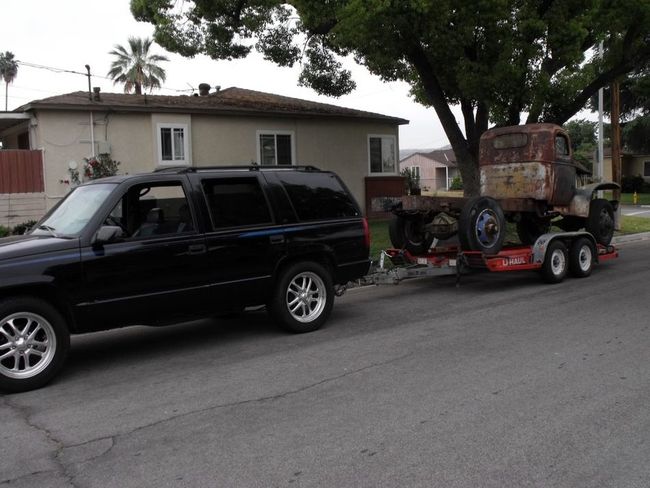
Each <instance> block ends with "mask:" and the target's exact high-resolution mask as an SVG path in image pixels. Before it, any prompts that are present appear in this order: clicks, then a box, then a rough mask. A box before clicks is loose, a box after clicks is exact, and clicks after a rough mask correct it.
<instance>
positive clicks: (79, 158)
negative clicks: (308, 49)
mask: <svg viewBox="0 0 650 488" xmlns="http://www.w3.org/2000/svg"><path fill="white" fill-rule="evenodd" d="M93 118H94V122H95V125H94V138H95V145H96V150H97V151H101V150H104V149H106V148H108V149H110V153H111V157H112V158H113V159H115V160H117V161H120V163H121V164H120V169H119V172H120V173H129V174H133V173H141V172H148V171H152V170H154V169H155V168H156V166H157V159H158V157H157V144H158V142H157V124H159V123H180V124H187V125H188V128H189V133H190V134H189V135H190V141H191V144H190V155H191V160H190V163H191V164H193V165H196V166H204V165H232V164H250V163H251V162H257V161H258V159H259V156H258V154H257V137H258V131H261V130H269V131H273V130H278V131H291V132H292V133H293V134H294V144H295V160H296V161H295V162H296V163H297V164H311V165H314V166H317V167H320V168H322V169H329V170H333V171H335V172H336V173H337V174H339V176H341V178H342V179H343V180H344V181H345V183H346V185H348V187H349V188H350V190H351V191H352V193H353V194H354V196H355V198H356V199H357V200H358V201H359V203H360V204H363V202H364V199H365V183H364V182H365V177H366V176H368V174H369V162H368V134H385V135H393V136H395V138H396V140H397V138H398V126H397V125H395V124H391V123H381V122H372V121H363V120H348V119H327V118H317V119H303V118H276V117H241V116H213V115H210V116H208V115H187V114H138V113H109V114H108V113H106V112H95V113H93ZM37 119H38V123H37V124H36V126H35V127H34V129H33V132H32V134H31V138H32V147H34V148H38V149H41V148H42V149H43V150H44V160H45V175H44V177H45V191H46V195H47V202H48V205H47V206H48V208H49V207H51V206H52V205H54V203H56V202H57V201H58V200H59V199H60V198H61V197H63V196H64V195H65V194H66V193H67V192H68V191H69V188H70V185H68V184H65V183H63V182H62V181H63V180H66V179H69V177H70V175H69V172H68V167H69V164H70V162H71V161H74V162H76V163H77V164H78V166H79V167H80V168H81V166H82V163H83V158H86V157H89V156H91V155H92V149H91V144H90V138H91V134H90V118H89V113H88V112H76V111H43V112H39V113H38V114H37ZM398 147H399V146H398Z"/></svg>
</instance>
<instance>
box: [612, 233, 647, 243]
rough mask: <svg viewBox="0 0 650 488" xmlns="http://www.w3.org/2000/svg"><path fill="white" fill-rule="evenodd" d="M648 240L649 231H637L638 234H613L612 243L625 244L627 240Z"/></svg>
mask: <svg viewBox="0 0 650 488" xmlns="http://www.w3.org/2000/svg"><path fill="white" fill-rule="evenodd" d="M647 240H650V232H639V233H638V234H625V235H622V236H614V238H613V239H612V244H625V243H628V242H637V241H647Z"/></svg>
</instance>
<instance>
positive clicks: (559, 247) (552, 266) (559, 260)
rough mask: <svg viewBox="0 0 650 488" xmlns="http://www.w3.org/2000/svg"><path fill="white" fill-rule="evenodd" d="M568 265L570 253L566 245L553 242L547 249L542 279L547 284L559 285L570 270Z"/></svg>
mask: <svg viewBox="0 0 650 488" xmlns="http://www.w3.org/2000/svg"><path fill="white" fill-rule="evenodd" d="M568 263H569V253H568V251H567V248H566V246H565V245H564V243H563V242H562V241H552V242H551V243H550V244H549V245H548V248H547V249H546V257H545V258H544V264H542V278H543V279H544V281H546V282H547V283H559V282H560V281H562V280H563V279H564V278H565V276H566V274H567V271H568V270H569V267H568Z"/></svg>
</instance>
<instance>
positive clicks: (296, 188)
mask: <svg viewBox="0 0 650 488" xmlns="http://www.w3.org/2000/svg"><path fill="white" fill-rule="evenodd" d="M278 179H279V180H280V181H281V182H282V184H283V185H284V188H285V189H286V191H287V194H288V195H289V198H290V199H291V202H292V203H293V207H294V209H295V210H296V213H297V214H298V218H299V219H300V220H322V219H334V218H341V217H357V216H359V215H361V213H360V212H359V208H358V207H357V205H356V203H355V202H354V200H353V199H352V197H350V195H349V194H348V192H347V191H346V190H345V189H344V188H343V185H342V184H341V182H340V181H339V180H338V178H337V177H336V176H335V175H333V174H332V173H278Z"/></svg>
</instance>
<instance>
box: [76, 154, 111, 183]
mask: <svg viewBox="0 0 650 488" xmlns="http://www.w3.org/2000/svg"><path fill="white" fill-rule="evenodd" d="M119 165H120V163H119V161H115V160H114V159H111V155H110V154H100V155H99V156H97V157H96V158H84V168H83V172H84V177H85V178H87V179H89V180H96V179H97V178H105V177H107V176H115V175H116V174H117V168H118V166H119Z"/></svg>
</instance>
